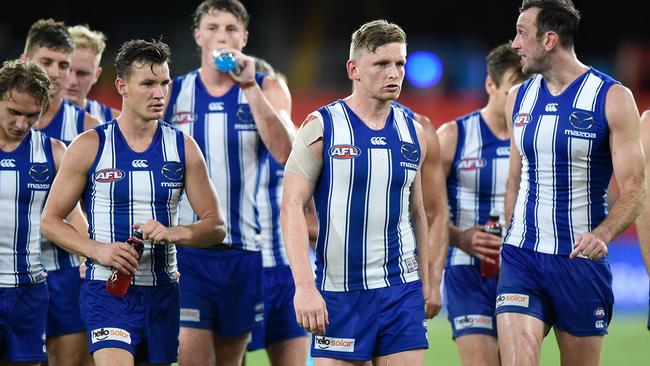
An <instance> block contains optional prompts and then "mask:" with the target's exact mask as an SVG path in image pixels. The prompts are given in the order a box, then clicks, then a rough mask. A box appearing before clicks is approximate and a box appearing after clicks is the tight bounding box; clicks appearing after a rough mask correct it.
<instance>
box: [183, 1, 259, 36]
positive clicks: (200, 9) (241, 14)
mask: <svg viewBox="0 0 650 366" xmlns="http://www.w3.org/2000/svg"><path fill="white" fill-rule="evenodd" d="M213 10H219V11H224V12H226V13H230V14H232V15H234V16H235V18H237V20H239V21H240V22H241V23H242V24H243V25H244V29H248V22H249V21H250V16H249V15H248V11H247V10H246V7H245V6H244V4H242V3H241V2H240V1H239V0H205V1H203V2H202V3H201V4H199V6H197V7H196V10H195V11H194V15H193V16H192V29H193V30H196V29H199V24H201V19H203V16H205V15H206V14H209V13H210V12H211V11H213Z"/></svg>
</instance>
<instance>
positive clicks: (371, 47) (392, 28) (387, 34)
mask: <svg viewBox="0 0 650 366" xmlns="http://www.w3.org/2000/svg"><path fill="white" fill-rule="evenodd" d="M395 42H397V43H404V44H406V33H405V32H404V30H402V28H400V26H399V25H397V24H395V23H389V22H388V21H386V20H384V19H379V20H373V21H371V22H368V23H365V24H364V25H362V26H361V27H359V29H357V30H356V31H354V33H352V42H351V43H350V58H351V59H353V58H354V56H355V55H356V53H357V51H359V50H365V51H369V52H372V53H374V52H375V51H376V50H377V48H379V47H381V46H383V45H386V44H389V43H395Z"/></svg>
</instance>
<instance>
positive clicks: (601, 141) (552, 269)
mask: <svg viewBox="0 0 650 366" xmlns="http://www.w3.org/2000/svg"><path fill="white" fill-rule="evenodd" d="M615 83H617V82H616V81H615V80H613V79H612V78H610V77H609V76H607V75H605V74H603V73H601V72H599V71H597V70H595V69H593V68H590V69H589V70H588V71H587V72H585V73H584V74H583V75H581V76H580V77H579V78H577V79H576V80H575V81H573V83H571V84H570V85H569V86H568V87H567V88H566V90H564V91H563V92H562V93H561V94H560V95H558V96H553V95H551V94H550V93H549V92H548V90H547V88H546V84H545V81H544V80H543V78H542V76H541V75H537V76H535V77H533V78H531V79H529V80H528V81H526V82H525V83H524V84H522V86H521V87H520V89H519V92H518V93H517V97H516V101H515V108H514V110H513V135H514V140H515V143H516V146H517V147H518V149H519V152H520V153H521V159H522V173H521V184H520V188H519V194H518V196H517V202H516V205H515V210H514V214H513V219H512V223H511V226H510V229H509V231H508V234H507V236H506V237H505V239H504V244H505V245H504V247H503V249H502V253H501V255H502V267H501V273H500V277H499V284H498V288H497V294H498V296H497V299H496V300H497V301H496V312H497V314H498V313H503V312H516V313H523V314H528V315H530V316H533V317H536V318H538V319H541V320H542V321H544V322H545V323H546V324H549V325H554V326H555V327H556V328H557V329H558V330H561V331H566V332H568V333H570V334H572V335H575V336H594V335H603V334H606V333H607V327H608V325H609V322H610V320H611V316H612V306H613V303H614V295H613V293H612V275H611V271H610V268H609V262H608V257H604V258H603V259H600V260H597V261H593V262H592V261H590V260H588V259H586V258H585V257H584V256H579V257H578V258H576V259H569V258H568V255H569V254H570V253H571V251H572V250H573V244H574V243H575V241H576V238H577V237H578V236H579V235H581V234H583V233H586V232H591V231H592V230H593V229H594V228H596V227H597V226H598V225H599V224H600V223H601V222H602V221H603V220H604V219H605V216H606V215H607V202H606V197H607V187H608V184H609V181H610V178H611V176H612V170H613V168H612V159H611V152H610V147H609V126H608V123H607V119H606V115H605V97H606V95H607V92H608V90H609V88H610V87H611V86H612V85H614V84H615Z"/></svg>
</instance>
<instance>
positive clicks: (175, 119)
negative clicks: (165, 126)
mask: <svg viewBox="0 0 650 366" xmlns="http://www.w3.org/2000/svg"><path fill="white" fill-rule="evenodd" d="M194 121H196V114H194V113H191V112H177V113H174V115H173V116H172V123H173V124H175V125H184V124H186V123H192V122H194Z"/></svg>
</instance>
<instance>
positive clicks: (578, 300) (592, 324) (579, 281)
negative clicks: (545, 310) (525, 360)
mask: <svg viewBox="0 0 650 366" xmlns="http://www.w3.org/2000/svg"><path fill="white" fill-rule="evenodd" d="M551 263H552V265H549V269H548V273H547V275H546V278H547V282H548V284H547V286H546V287H547V292H548V293H549V296H550V298H551V301H552V302H553V306H554V308H555V311H556V313H557V322H556V329H558V330H560V331H563V332H567V333H570V334H572V335H574V336H579V337H587V336H601V335H604V334H607V328H608V326H609V323H610V321H611V318H612V309H613V305H614V294H613V292H612V274H611V271H610V269H609V263H607V262H606V261H603V260H600V261H595V262H593V261H590V260H588V259H583V258H575V259H569V258H568V257H564V256H554V258H553V260H552V262H551Z"/></svg>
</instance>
